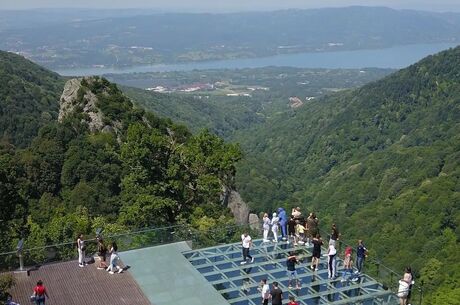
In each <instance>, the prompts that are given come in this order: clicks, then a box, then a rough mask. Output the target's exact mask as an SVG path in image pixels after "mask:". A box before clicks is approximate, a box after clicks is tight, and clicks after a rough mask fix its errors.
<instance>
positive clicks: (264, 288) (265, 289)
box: [259, 279, 270, 305]
mask: <svg viewBox="0 0 460 305" xmlns="http://www.w3.org/2000/svg"><path fill="white" fill-rule="evenodd" d="M260 286H261V288H259V291H260V293H261V295H262V305H268V300H269V299H270V286H268V284H267V279H263V280H262V281H260Z"/></svg>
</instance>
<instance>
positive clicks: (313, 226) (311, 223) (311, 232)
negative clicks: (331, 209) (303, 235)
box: [307, 213, 319, 246]
mask: <svg viewBox="0 0 460 305" xmlns="http://www.w3.org/2000/svg"><path fill="white" fill-rule="evenodd" d="M318 225H319V221H318V218H316V214H315V213H310V215H309V216H308V218H307V231H308V239H307V245H308V246H310V240H311V239H313V238H314V237H315V236H316V234H318V233H319V230H318Z"/></svg>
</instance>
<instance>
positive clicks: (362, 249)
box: [356, 239, 367, 273]
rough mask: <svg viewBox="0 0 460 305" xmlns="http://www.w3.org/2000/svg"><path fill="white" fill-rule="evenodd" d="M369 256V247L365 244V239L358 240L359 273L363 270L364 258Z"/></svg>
mask: <svg viewBox="0 0 460 305" xmlns="http://www.w3.org/2000/svg"><path fill="white" fill-rule="evenodd" d="M366 257H367V248H366V247H365V246H364V244H363V241H362V240H361V239H360V240H358V247H357V248H356V268H357V269H358V273H361V271H362V270H363V265H364V259H365V258H366Z"/></svg>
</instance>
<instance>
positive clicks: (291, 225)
mask: <svg viewBox="0 0 460 305" xmlns="http://www.w3.org/2000/svg"><path fill="white" fill-rule="evenodd" d="M296 225H297V223H296V221H295V219H294V216H292V215H291V217H290V218H289V221H288V234H289V238H288V243H289V240H291V239H292V240H293V241H294V245H295V244H296V240H295V238H296Z"/></svg>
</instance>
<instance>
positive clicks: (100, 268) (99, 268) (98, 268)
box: [97, 267, 105, 270]
mask: <svg viewBox="0 0 460 305" xmlns="http://www.w3.org/2000/svg"><path fill="white" fill-rule="evenodd" d="M104 269H105V268H102V267H97V270H104Z"/></svg>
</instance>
